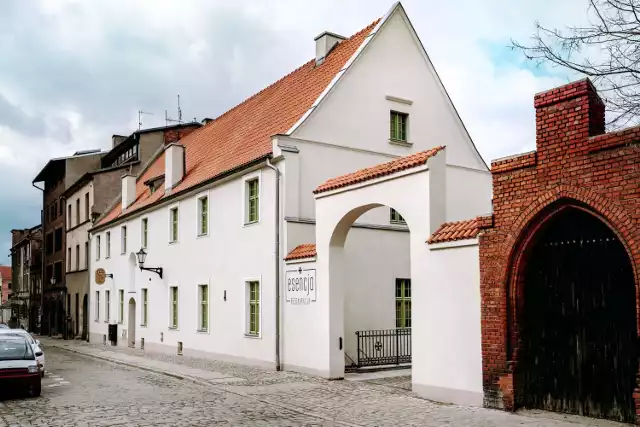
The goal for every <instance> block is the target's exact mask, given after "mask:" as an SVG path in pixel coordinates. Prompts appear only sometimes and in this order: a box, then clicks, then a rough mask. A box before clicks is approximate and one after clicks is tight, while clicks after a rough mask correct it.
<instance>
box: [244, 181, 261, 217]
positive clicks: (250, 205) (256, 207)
mask: <svg viewBox="0 0 640 427" xmlns="http://www.w3.org/2000/svg"><path fill="white" fill-rule="evenodd" d="M246 185H247V208H246V216H247V217H246V218H245V222H246V223H247V224H251V223H252V222H258V221H259V220H260V183H259V181H258V178H255V179H251V180H249V181H247V184H246Z"/></svg>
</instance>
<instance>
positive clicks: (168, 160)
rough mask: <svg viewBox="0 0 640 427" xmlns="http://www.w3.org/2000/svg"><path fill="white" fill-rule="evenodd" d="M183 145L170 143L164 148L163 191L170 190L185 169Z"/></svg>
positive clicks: (180, 178) (178, 180)
mask: <svg viewBox="0 0 640 427" xmlns="http://www.w3.org/2000/svg"><path fill="white" fill-rule="evenodd" d="M185 163H186V159H185V156H184V145H182V144H178V143H172V144H169V145H167V147H166V148H165V149H164V189H165V193H168V192H170V191H171V189H172V188H173V187H175V186H176V185H177V184H178V183H179V182H180V181H182V178H184V173H185V170H186V165H185Z"/></svg>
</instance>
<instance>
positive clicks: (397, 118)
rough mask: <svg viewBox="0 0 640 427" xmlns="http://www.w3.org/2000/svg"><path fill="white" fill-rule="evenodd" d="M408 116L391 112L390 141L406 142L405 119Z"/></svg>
mask: <svg viewBox="0 0 640 427" xmlns="http://www.w3.org/2000/svg"><path fill="white" fill-rule="evenodd" d="M408 118H409V115H408V114H406V113H399V112H397V111H392V112H391V135H390V136H389V138H390V139H392V140H395V141H404V142H406V141H407V119H408Z"/></svg>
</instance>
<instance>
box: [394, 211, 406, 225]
mask: <svg viewBox="0 0 640 427" xmlns="http://www.w3.org/2000/svg"><path fill="white" fill-rule="evenodd" d="M406 223H407V221H405V220H404V218H403V217H402V215H400V214H399V213H398V211H397V210H395V209H393V208H391V224H406Z"/></svg>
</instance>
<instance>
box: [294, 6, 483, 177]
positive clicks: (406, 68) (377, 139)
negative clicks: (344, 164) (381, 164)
mask: <svg viewBox="0 0 640 427" xmlns="http://www.w3.org/2000/svg"><path fill="white" fill-rule="evenodd" d="M386 96H392V97H397V98H403V99H406V100H410V101H412V104H411V105H408V104H405V103H399V102H395V101H390V100H388V99H386ZM390 110H396V111H400V112H405V113H408V114H409V122H408V142H410V143H411V144H413V146H412V147H401V146H397V145H393V144H390V143H389V114H390ZM291 136H293V137H295V138H301V139H308V140H313V141H322V142H330V143H333V144H339V145H343V146H347V147H354V148H360V149H367V150H374V151H381V152H386V153H391V154H395V155H400V156H404V155H407V154H410V153H413V152H417V151H422V150H426V149H429V148H432V147H436V146H439V145H446V146H447V147H448V152H449V154H448V158H447V162H448V163H449V164H455V165H461V166H467V167H471V168H476V169H484V170H486V165H485V164H484V163H483V162H482V161H481V159H480V158H479V155H478V154H477V153H476V151H475V149H474V148H473V146H472V145H471V142H470V140H469V137H468V135H467V133H466V132H465V131H464V128H463V126H462V124H461V123H460V120H459V119H458V117H457V115H456V113H455V111H454V109H453V107H452V106H451V104H450V102H449V100H448V98H447V96H446V94H445V93H444V91H443V90H442V88H441V85H440V84H439V82H438V80H437V77H436V74H435V72H434V70H433V68H432V66H431V64H430V63H429V62H428V61H427V58H426V56H425V55H424V53H423V50H422V47H421V46H420V44H419V42H418V40H417V39H416V38H415V37H414V35H413V34H412V31H411V30H410V27H409V24H408V22H407V21H406V18H405V16H404V14H403V13H402V11H401V10H399V9H397V11H396V13H394V14H393V15H392V16H390V17H389V19H388V20H387V21H386V22H385V24H384V25H382V27H381V29H380V30H379V32H378V34H376V35H375V36H374V37H373V39H372V40H371V42H370V43H369V44H368V45H367V46H366V47H365V48H364V50H363V51H362V53H361V55H360V56H359V57H358V58H357V59H356V60H355V62H353V64H352V65H351V66H350V68H349V69H348V70H347V71H346V73H345V74H344V75H343V77H342V78H341V80H340V81H339V82H338V83H337V84H336V86H334V88H333V89H332V90H331V91H330V92H329V94H328V96H326V97H325V98H324V100H323V101H322V102H321V103H320V105H319V106H318V107H317V108H316V109H315V110H314V112H313V113H312V114H311V115H310V116H309V118H308V119H307V120H306V121H305V122H304V123H303V124H302V125H301V126H300V127H299V128H298V129H297V130H296V131H295V132H293V134H292V135H291ZM352 170H353V168H352Z"/></svg>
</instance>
